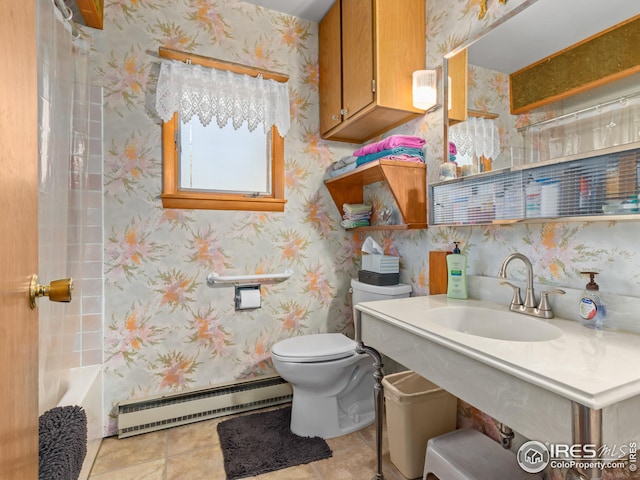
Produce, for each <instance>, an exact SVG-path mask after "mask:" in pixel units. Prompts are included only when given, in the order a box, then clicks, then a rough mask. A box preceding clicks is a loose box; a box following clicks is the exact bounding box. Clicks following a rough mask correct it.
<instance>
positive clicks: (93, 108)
mask: <svg viewBox="0 0 640 480" xmlns="http://www.w3.org/2000/svg"><path fill="white" fill-rule="evenodd" d="M89 102H90V104H89V152H88V158H89V177H88V182H87V190H88V192H87V203H88V205H87V206H88V212H87V223H86V229H85V244H84V260H83V277H82V323H81V325H80V331H79V335H81V343H80V350H79V351H80V364H81V366H83V367H86V366H88V365H98V364H101V363H102V352H103V348H102V345H103V338H104V330H103V322H102V315H103V311H104V286H103V275H102V261H103V251H104V242H103V228H102V224H103V221H102V144H103V142H102V87H99V86H95V85H91V86H89Z"/></svg>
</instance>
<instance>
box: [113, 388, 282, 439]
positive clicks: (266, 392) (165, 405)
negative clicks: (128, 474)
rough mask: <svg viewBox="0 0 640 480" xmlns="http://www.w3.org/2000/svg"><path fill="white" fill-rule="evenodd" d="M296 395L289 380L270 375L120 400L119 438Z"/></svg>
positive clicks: (278, 400) (242, 410) (274, 401)
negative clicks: (293, 393) (185, 390)
mask: <svg viewBox="0 0 640 480" xmlns="http://www.w3.org/2000/svg"><path fill="white" fill-rule="evenodd" d="M292 397H293V395H292V389H291V385H290V384H289V383H288V382H286V381H284V380H283V379H282V378H281V377H269V378H266V379H259V380H249V381H245V382H239V383H230V384H225V385H219V386H215V387H206V388H201V389H197V390H190V391H188V392H181V393H175V394H170V395H159V396H157V397H152V398H145V399H143V400H133V401H125V402H120V403H119V404H118V438H125V437H131V436H133V435H139V434H141V433H147V432H153V431H154V430H161V429H163V428H169V427H175V426H177V425H185V424H187V423H193V422H199V421H201V420H207V419H211V418H216V417H222V416H225V415H229V414H232V413H239V412H246V411H249V410H255V409H258V408H264V407H269V406H271V405H279V404H282V403H287V402H290V401H291V399H292Z"/></svg>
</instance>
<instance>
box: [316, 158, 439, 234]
mask: <svg viewBox="0 0 640 480" xmlns="http://www.w3.org/2000/svg"><path fill="white" fill-rule="evenodd" d="M375 182H385V183H386V184H387V186H388V187H389V189H390V190H391V193H392V194H393V198H394V200H395V202H396V206H397V207H398V210H399V211H400V216H401V217H402V221H403V223H402V224H400V225H381V226H377V225H373V226H369V227H357V228H354V229H353V230H354V231H363V230H364V231H366V230H407V229H419V228H427V166H426V165H425V164H424V163H414V162H403V161H399V160H383V159H381V160H375V161H373V162H369V163H366V164H364V165H362V166H360V167H358V168H356V169H355V170H352V171H351V172H347V173H343V174H342V175H339V176H337V177H334V178H330V179H328V180H325V182H324V184H325V185H326V187H327V189H328V190H329V193H330V194H331V198H333V201H334V203H335V204H336V206H337V207H338V210H339V211H340V216H342V215H344V209H343V208H342V205H344V204H345V203H363V201H364V192H363V187H364V186H365V185H369V184H371V183H375Z"/></svg>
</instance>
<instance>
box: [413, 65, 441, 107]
mask: <svg viewBox="0 0 640 480" xmlns="http://www.w3.org/2000/svg"><path fill="white" fill-rule="evenodd" d="M437 103H438V74H437V70H416V71H415V72H413V106H414V107H415V108H419V109H420V110H429V109H430V108H432V107H433V106H434V105H436V104H437Z"/></svg>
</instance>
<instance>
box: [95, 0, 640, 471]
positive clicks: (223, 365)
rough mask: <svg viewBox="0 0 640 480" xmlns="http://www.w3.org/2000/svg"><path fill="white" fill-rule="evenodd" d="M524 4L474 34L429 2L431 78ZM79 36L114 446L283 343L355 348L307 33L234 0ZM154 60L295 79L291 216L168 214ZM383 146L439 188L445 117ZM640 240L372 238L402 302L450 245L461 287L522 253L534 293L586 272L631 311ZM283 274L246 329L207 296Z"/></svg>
mask: <svg viewBox="0 0 640 480" xmlns="http://www.w3.org/2000/svg"><path fill="white" fill-rule="evenodd" d="M521 3H522V1H517V0H511V1H509V2H508V3H507V4H506V5H503V4H500V3H499V2H498V1H497V0H490V1H489V4H488V7H489V8H488V12H487V15H486V17H485V19H484V20H482V21H480V20H478V19H477V11H478V7H479V1H478V0H433V1H429V2H427V19H426V30H427V65H428V66H429V67H435V66H438V65H440V64H441V63H442V57H443V55H444V54H445V53H447V52H448V51H450V50H452V49H453V48H454V47H456V46H457V45H460V44H461V43H462V42H464V41H465V40H466V39H467V38H470V37H471V36H473V35H475V34H477V33H478V32H480V31H481V30H482V29H484V28H486V26H488V25H490V24H491V23H492V22H493V21H495V20H496V19H497V18H500V17H501V16H503V15H508V14H509V12H511V11H512V10H513V9H514V8H515V7H517V6H518V5H520V4H521ZM86 30H87V31H88V33H87V34H88V35H90V36H91V42H92V48H93V51H92V64H93V72H92V75H93V79H92V80H93V83H96V84H99V85H101V86H102V87H104V92H105V105H104V107H105V110H104V123H105V132H104V138H105V151H106V154H105V160H104V162H105V165H104V171H105V176H104V190H105V198H104V201H105V218H104V227H105V228H104V230H105V232H106V233H105V249H106V251H105V265H104V272H105V312H106V313H105V331H106V332H107V333H106V335H105V336H106V338H105V346H104V349H105V399H104V401H105V408H106V412H108V418H107V419H105V432H106V434H107V435H110V434H113V433H114V432H115V428H116V425H115V418H114V416H113V415H114V407H115V405H116V404H117V402H118V401H121V400H126V399H132V398H142V397H145V396H148V395H154V394H160V393H166V392H173V391H180V390H183V389H188V388H193V387H202V386H206V385H210V384H217V383H221V382H229V381H233V380H236V379H245V378H252V377H259V376H263V375H270V374H273V373H274V370H273V367H272V365H271V362H270V359H269V349H270V347H271V346H272V345H273V344H274V343H275V342H277V341H278V340H280V339H283V338H286V337H289V336H293V335H300V334H306V333H313V332H345V333H348V334H350V333H351V332H352V323H351V304H350V295H349V293H348V289H349V281H350V279H351V278H353V277H354V276H355V275H356V274H357V270H358V268H359V265H360V251H359V248H360V246H361V242H362V241H363V240H364V238H363V237H362V236H360V235H358V234H353V233H351V232H345V231H344V230H343V229H342V227H340V226H339V221H340V218H339V212H338V210H337V208H336V207H335V205H334V204H333V202H332V200H331V198H330V196H329V194H328V192H327V190H326V188H325V187H324V184H323V179H324V177H325V172H326V170H327V168H328V167H329V166H330V165H331V163H332V162H334V161H336V160H338V159H339V158H341V157H343V156H345V155H349V154H350V153H351V152H353V150H354V149H355V148H357V146H354V145H350V144H344V143H338V142H327V141H324V140H322V139H321V138H320V137H319V134H318V104H319V100H318V59H317V57H318V45H317V39H318V33H317V24H315V23H314V22H309V21H305V20H301V19H298V18H294V17H290V16H287V15H283V14H280V13H278V12H274V11H270V10H266V9H263V8H261V7H256V6H254V5H252V4H248V3H244V2H241V1H235V0H178V1H174V2H166V1H162V0H136V1H125V0H106V2H105V26H104V30H102V31H99V30H92V29H86ZM160 46H168V47H171V48H175V49H179V50H183V51H188V52H195V53H198V54H201V55H206V56H210V57H216V58H220V59H223V60H228V61H233V62H238V63H244V64H247V65H251V66H255V67H261V68H266V69H271V70H275V71H278V72H282V73H286V74H288V75H289V76H290V81H289V89H290V96H291V114H292V128H291V130H290V132H289V134H288V135H287V137H286V139H285V175H286V198H287V200H288V203H287V205H286V209H285V212H284V213H262V212H235V211H200V210H165V209H163V208H162V205H161V202H160V198H159V194H160V192H161V187H162V185H161V184H162V177H161V160H162V151H161V137H160V124H159V121H158V120H157V118H156V116H155V114H154V109H153V104H154V101H155V99H154V93H155V91H154V88H155V87H154V82H155V80H156V76H157V72H158V56H157V51H158V47H160ZM480 78H482V80H481V81H480ZM472 82H474V83H475V84H479V85H482V87H481V88H482V93H481V94H480V95H476V96H474V97H473V98H472V102H474V105H475V106H476V108H480V107H482V109H487V110H492V109H499V108H502V107H500V106H499V104H498V102H499V101H500V100H501V99H503V97H504V96H505V95H506V93H505V91H504V88H505V82H506V79H504V78H494V76H493V75H492V74H491V73H488V72H482V71H472ZM501 116H502V115H501ZM513 128H514V127H513V126H512V125H511V124H509V123H504V124H501V126H500V129H501V138H502V140H503V144H504V145H508V144H509V142H512V141H515V134H514V133H513V132H514V130H513ZM391 133H409V134H415V135H420V136H422V137H424V138H425V139H426V140H427V156H426V158H427V164H428V176H429V180H430V181H433V180H434V179H435V178H437V171H438V166H439V164H440V159H441V158H442V145H443V138H442V135H443V133H442V112H441V111H436V112H434V113H432V114H429V115H425V116H424V117H422V118H420V119H417V120H414V121H412V122H410V123H408V124H406V125H403V126H401V127H399V128H397V129H396V130H395V131H394V132H391ZM232 161H233V160H232V159H230V160H229V162H230V168H233V165H232ZM365 196H366V197H367V198H368V200H369V201H371V202H372V204H373V205H374V206H376V207H380V206H382V205H386V204H388V203H389V202H390V193H389V192H388V191H387V190H385V189H384V188H379V187H377V186H375V185H374V186H369V187H366V191H365ZM638 228H639V227H638V224H637V223H635V222H627V223H625V222H608V223H607V222H601V223H586V222H582V223H581V222H575V223H547V224H530V225H528V224H527V225H514V226H510V227H505V226H499V227H486V226H476V227H465V228H449V227H438V228H429V229H427V230H412V231H379V232H374V233H373V234H372V236H373V237H374V239H375V240H376V241H377V242H378V243H380V244H381V245H383V246H384V247H385V250H386V251H387V252H388V253H390V254H394V255H396V254H397V255H399V256H400V258H401V281H402V282H404V283H409V284H411V285H412V287H413V291H414V295H426V294H428V292H429V285H428V267H429V265H428V252H429V250H442V249H449V248H451V246H452V242H453V241H454V240H456V241H460V242H461V247H462V249H463V251H464V253H466V254H467V255H468V266H469V273H470V274H477V275H486V276H491V277H495V276H496V275H497V269H498V266H499V264H500V262H501V260H502V259H503V258H504V257H505V256H506V255H507V254H509V253H511V252H514V251H520V252H521V253H523V254H525V255H527V256H528V257H529V258H531V260H532V262H533V264H534V270H535V274H536V281H538V282H542V283H548V284H553V285H557V286H566V287H572V288H582V286H583V285H584V283H585V281H584V279H583V278H581V276H580V274H579V272H580V271H582V270H585V269H588V270H591V269H595V270H599V271H601V275H600V276H599V282H598V283H600V285H601V289H602V291H603V293H604V294H605V295H606V293H607V292H616V293H618V294H625V295H634V296H637V295H638V292H639V284H640V258H639V256H638V253H639V252H638V247H637V241H635V240H636V239H637V237H638V233H639V232H640V230H639V229H638ZM285 269H291V270H293V272H294V274H293V276H292V278H291V279H289V280H287V281H286V282H283V283H280V284H274V285H269V286H263V290H262V308H260V309H258V310H253V311H241V312H236V311H234V306H233V294H234V292H233V288H231V287H228V288H209V287H207V285H206V280H205V278H206V275H207V274H208V273H209V272H211V271H217V272H218V273H224V274H230V275H233V274H241V273H250V274H252V273H261V272H267V271H270V272H279V271H283V270H285ZM522 275H523V276H524V272H522ZM523 278H524V277H523ZM460 417H461V422H460V423H462V424H469V423H471V424H474V425H475V426H476V427H477V428H481V429H482V428H484V429H485V430H486V431H488V432H491V431H495V427H494V426H492V422H491V420H490V419H486V418H485V416H484V415H483V414H482V413H481V412H477V411H475V409H472V408H470V407H468V406H466V405H462V406H461V408H460ZM610 478H613V477H610ZM615 478H623V477H615Z"/></svg>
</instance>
